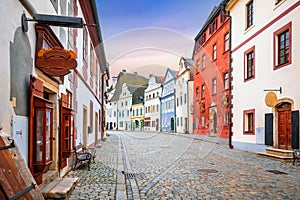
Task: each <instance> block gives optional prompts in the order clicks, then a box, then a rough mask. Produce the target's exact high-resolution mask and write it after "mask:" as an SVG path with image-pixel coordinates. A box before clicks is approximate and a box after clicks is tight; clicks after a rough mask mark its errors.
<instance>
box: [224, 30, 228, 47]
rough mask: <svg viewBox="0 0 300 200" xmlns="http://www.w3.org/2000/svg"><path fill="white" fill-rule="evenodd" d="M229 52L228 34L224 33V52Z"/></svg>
mask: <svg viewBox="0 0 300 200" xmlns="http://www.w3.org/2000/svg"><path fill="white" fill-rule="evenodd" d="M228 50H229V33H226V34H225V36H224V51H228Z"/></svg>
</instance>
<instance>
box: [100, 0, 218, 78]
mask: <svg viewBox="0 0 300 200" xmlns="http://www.w3.org/2000/svg"><path fill="white" fill-rule="evenodd" d="M220 2H221V0H127V1H126V0H97V8H98V15H99V18H100V25H101V29H102V36H103V39H104V41H105V43H104V46H105V51H106V52H105V53H106V56H107V59H108V62H110V64H111V67H112V68H111V71H112V72H113V74H114V72H115V74H117V73H118V72H119V70H121V69H123V68H129V71H130V70H135V69H138V68H140V69H139V70H137V71H145V70H142V69H143V68H145V66H149V65H157V66H165V67H170V68H173V69H176V68H177V66H176V65H177V63H178V62H179V57H180V55H181V56H185V57H191V56H192V49H193V42H194V41H193V40H194V38H195V36H196V35H197V33H198V32H199V30H200V29H201V27H202V25H203V24H204V22H205V20H206V19H207V17H208V15H209V14H210V12H211V10H212V9H213V7H214V6H217V5H218V4H219V3H220ZM150 27H151V28H150ZM152 33H153V34H152ZM170 35H171V36H170ZM169 38H171V39H172V41H169ZM172 45H173V47H172ZM120 46H122V48H123V50H122V51H120V50H119V51H116V49H117V48H119V47H120ZM142 49H144V50H142ZM145 49H146V50H145ZM149 49H152V50H154V51H155V52H156V54H157V55H159V58H157V59H153V62H151V61H149V59H148V60H147V62H146V61H145V60H143V59H139V60H140V63H139V64H138V62H137V57H139V56H141V55H142V56H144V57H143V58H145V56H147V55H151V57H152V58H154V57H153V55H154V54H155V52H153V51H152V52H150V51H149ZM137 51H138V52H137ZM163 54H166V57H164V56H162V55H163ZM167 54H168V55H167ZM172 55H173V58H172ZM174 55H176V56H175V57H174ZM163 57H164V58H165V60H164V59H163ZM167 57H169V58H167ZM129 58H130V59H129ZM139 58H141V57H139ZM134 59H135V61H134ZM154 60H156V61H155V62H154ZM157 60H159V61H158V64H157ZM130 67H131V68H130ZM158 68H159V67H158Z"/></svg>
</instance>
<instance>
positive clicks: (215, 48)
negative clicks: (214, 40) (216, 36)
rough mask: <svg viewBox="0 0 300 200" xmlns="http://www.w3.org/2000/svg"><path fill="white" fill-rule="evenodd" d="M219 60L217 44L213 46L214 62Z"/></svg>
mask: <svg viewBox="0 0 300 200" xmlns="http://www.w3.org/2000/svg"><path fill="white" fill-rule="evenodd" d="M216 59H217V44H214V45H213V60H216Z"/></svg>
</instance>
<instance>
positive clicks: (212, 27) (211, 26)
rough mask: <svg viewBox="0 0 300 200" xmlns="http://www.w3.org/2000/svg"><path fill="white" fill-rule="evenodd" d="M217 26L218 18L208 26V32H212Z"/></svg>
mask: <svg viewBox="0 0 300 200" xmlns="http://www.w3.org/2000/svg"><path fill="white" fill-rule="evenodd" d="M217 28H218V19H217V18H216V19H215V20H214V21H213V22H212V23H211V24H210V26H209V34H212V33H214V32H215V31H216V30H217Z"/></svg>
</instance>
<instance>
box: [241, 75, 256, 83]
mask: <svg viewBox="0 0 300 200" xmlns="http://www.w3.org/2000/svg"><path fill="white" fill-rule="evenodd" d="M253 79H255V76H252V77H250V78H247V79H244V82H248V81H251V80H253Z"/></svg>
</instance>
